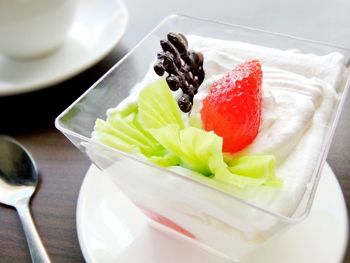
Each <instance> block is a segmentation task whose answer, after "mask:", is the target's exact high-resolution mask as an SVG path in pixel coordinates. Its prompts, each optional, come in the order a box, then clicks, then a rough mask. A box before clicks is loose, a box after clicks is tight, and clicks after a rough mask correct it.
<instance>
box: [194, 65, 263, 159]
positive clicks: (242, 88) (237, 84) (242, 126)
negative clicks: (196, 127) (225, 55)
mask: <svg viewBox="0 0 350 263" xmlns="http://www.w3.org/2000/svg"><path fill="white" fill-rule="evenodd" d="M261 83H262V71H261V65H260V62H259V61H258V60H252V61H248V62H245V63H243V64H240V65H238V66H237V67H236V68H234V69H233V70H232V71H230V72H228V73H227V74H226V75H225V76H224V77H222V78H221V79H219V80H218V81H216V82H214V83H213V85H212V86H211V88H210V91H209V94H208V96H207V97H206V98H205V99H204V100H203V107H202V110H201V117H202V122H203V127H204V129H205V130H207V131H211V130H212V131H214V132H215V133H216V134H217V135H219V136H221V137H222V138H223V151H224V152H230V153H234V152H237V151H239V150H242V149H243V148H244V147H246V146H247V145H249V144H250V143H251V142H252V141H253V140H254V139H255V137H256V136H257V134H258V131H259V126H260V116H261V93H262V92H261Z"/></svg>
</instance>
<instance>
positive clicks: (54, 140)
mask: <svg viewBox="0 0 350 263" xmlns="http://www.w3.org/2000/svg"><path fill="white" fill-rule="evenodd" d="M145 2H146V1H145ZM157 2H158V8H157V10H154V14H152V15H150V14H144V13H143V12H144V11H143V10H146V9H147V5H146V3H143V1H136V0H133V1H131V0H130V1H128V2H127V6H128V8H129V11H130V24H129V27H128V31H127V33H126V35H125V37H124V38H123V39H122V41H121V42H120V43H119V44H118V46H117V47H116V48H115V49H114V50H113V51H112V52H111V53H110V54H109V55H108V56H107V57H106V58H105V59H103V60H102V61H101V62H100V63H98V64H97V65H95V66H93V67H92V68H91V69H89V70H87V71H85V72H83V73H81V74H79V75H78V76H76V77H74V78H72V79H70V80H68V81H65V82H63V83H61V84H59V85H55V86H53V87H50V88H47V89H43V90H41V91H37V92H32V93H28V94H23V95H18V96H10V97H0V133H6V134H8V135H11V136H13V137H14V138H16V139H17V140H18V141H19V142H21V143H22V144H23V145H24V146H25V147H26V148H27V149H28V150H29V151H30V152H31V153H32V154H33V157H34V158H35V160H36V161H37V164H38V167H39V170H40V176H41V183H40V186H39V189H38V191H37V193H36V195H35V196H34V198H33V200H32V213H33V216H34V218H35V222H36V225H37V227H38V231H39V233H40V235H41V237H42V239H43V242H44V244H45V246H46V248H47V250H48V253H49V255H50V257H51V258H52V260H53V261H54V262H83V261H84V259H83V256H82V254H81V251H80V248H79V244H78V238H77V233H76V225H75V224H76V222H75V212H76V203H77V197H78V194H79V189H80V186H81V183H82V181H83V179H84V176H85V173H86V171H87V169H88V168H89V166H90V161H89V160H88V159H87V158H86V157H85V156H84V155H83V154H82V153H81V152H80V151H79V150H77V149H76V148H74V146H73V145H72V144H71V143H70V142H69V141H68V140H67V139H66V138H65V137H64V136H63V135H62V134H61V133H60V132H59V131H57V130H56V129H55V128H54V124H53V122H54V118H55V117H56V116H57V115H58V114H59V113H60V112H61V111H62V110H63V109H65V108H66V107H67V106H68V105H69V104H71V103H72V102H73V101H74V100H75V99H76V98H77V97H79V95H80V94H81V93H83V92H84V91H85V90H86V89H87V88H89V87H90V86H91V85H92V84H93V83H94V82H95V81H96V80H97V79H98V78H99V77H100V76H102V75H103V74H104V73H105V72H106V71H107V70H108V69H109V68H110V67H111V66H112V65H113V64H114V63H115V62H116V61H118V60H119V59H120V58H121V57H122V56H123V55H124V54H125V53H126V52H127V51H128V50H130V49H131V48H132V46H134V45H135V44H136V43H137V42H138V41H139V40H140V39H141V38H142V37H143V36H144V35H145V34H146V33H147V32H149V31H150V29H151V28H153V27H154V26H155V25H156V24H157V23H158V22H159V21H160V20H161V18H163V17H164V16H165V15H166V14H170V13H186V14H192V15H196V16H202V17H207V18H211V19H215V20H222V21H227V22H232V23H242V24H247V25H250V26H257V27H260V28H261V27H263V26H259V25H261V24H262V25H265V26H266V28H267V29H275V30H278V28H273V27H269V26H268V24H266V21H265V20H264V19H265V18H264V19H262V18H261V17H257V18H256V19H255V20H254V19H251V20H247V21H254V22H247V21H245V20H244V19H243V17H244V16H243V15H241V16H239V15H238V16H237V17H236V19H235V18H233V17H232V16H230V14H231V13H230V12H228V11H227V10H226V9H225V8H221V9H220V10H221V11H220V12H222V13H221V15H219V13H215V14H213V13H212V12H210V9H211V6H210V4H209V3H206V2H210V1H204V2H205V3H206V4H204V7H202V9H200V10H197V7H196V5H194V4H192V5H191V4H188V2H186V1H180V2H179V3H178V4H174V3H170V4H169V3H168V4H167V3H166V2H161V1H157ZM175 2H176V1H175ZM222 4H223V5H228V6H230V5H231V2H230V1H222ZM205 10H207V11H205ZM242 12H243V14H245V15H246V16H249V14H250V13H249V12H250V10H248V9H247V10H242ZM244 12H245V13H244ZM150 16H151V17H150ZM259 19H260V20H259ZM275 19H277V18H275ZM245 22H246V23H245ZM264 23H265V24H264ZM282 26H283V23H282ZM280 31H282V32H283V30H280ZM284 32H285V31H284ZM289 33H290V32H289ZM292 33H293V32H292ZM294 33H298V32H294ZM311 37H312V36H311ZM321 40H322V39H321ZM349 47H350V44H349ZM349 107H350V99H349V97H348V98H347V101H346V104H345V107H344V111H343V113H342V116H341V119H340V122H339V125H338V128H337V131H336V134H335V138H334V140H333V143H332V147H331V150H330V153H329V156H328V162H329V164H330V166H331V167H332V169H333V170H334V172H335V174H336V175H337V178H338V180H339V182H340V185H341V188H342V190H343V192H344V196H345V200H346V204H347V208H348V209H349V208H350V178H349V176H350V140H349V138H348V137H349V136H348V131H349V130H350V108H349ZM320 231H321V230H320ZM0 262H30V256H29V252H28V248H27V244H26V241H25V238H24V234H23V232H22V228H21V225H20V222H19V220H18V218H17V215H16V212H15V210H14V209H12V208H9V207H5V206H0ZM344 262H350V254H349V249H347V255H346V257H345V259H344Z"/></svg>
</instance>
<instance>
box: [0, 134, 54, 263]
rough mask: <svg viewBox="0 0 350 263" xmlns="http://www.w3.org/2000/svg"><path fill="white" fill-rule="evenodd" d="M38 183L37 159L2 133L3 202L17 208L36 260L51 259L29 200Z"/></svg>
mask: <svg viewBox="0 0 350 263" xmlns="http://www.w3.org/2000/svg"><path fill="white" fill-rule="evenodd" d="M37 184H38V173H37V168H36V165H35V162H34V160H33V158H32V156H31V155H30V154H29V152H28V151H27V150H26V149H24V148H23V146H22V145H20V144H19V143H18V142H16V141H15V140H14V139H12V138H10V137H7V136H0V203H3V204H5V205H9V206H13V207H15V208H16V210H17V212H18V215H19V218H20V219H21V222H22V225H23V229H24V233H25V235H26V238H27V242H28V246H29V250H30V254H31V257H32V261H33V262H40V263H41V262H50V259H49V256H48V255H47V253H46V251H45V248H44V246H43V244H42V242H41V240H40V237H39V235H38V232H37V231H36V229H35V225H34V222H33V219H32V217H31V214H30V209H29V202H30V198H31V196H32V195H33V193H34V191H35V189H36V186H37Z"/></svg>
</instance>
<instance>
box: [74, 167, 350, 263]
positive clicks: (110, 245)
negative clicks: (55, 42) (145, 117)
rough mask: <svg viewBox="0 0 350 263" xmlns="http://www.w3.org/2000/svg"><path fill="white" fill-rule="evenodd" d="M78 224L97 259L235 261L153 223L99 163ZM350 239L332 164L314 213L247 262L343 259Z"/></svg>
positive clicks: (83, 194) (87, 253)
mask: <svg viewBox="0 0 350 263" xmlns="http://www.w3.org/2000/svg"><path fill="white" fill-rule="evenodd" d="M77 229H78V236H79V242H80V246H81V248H82V251H83V254H84V257H85V259H86V261H87V262H91V263H92V262H96V263H97V262H105V263H109V262H118V263H120V262H123V263H130V262H131V263H133V262H135V263H137V262H143V263H158V262H159V263H161V262H169V263H177V262H191V263H196V262H198V263H199V262H213V263H222V262H232V261H230V260H228V259H226V258H222V257H219V256H218V255H215V254H214V253H211V252H209V251H207V250H204V249H202V248H200V247H198V246H196V245H195V244H194V243H192V242H190V241H188V240H187V239H183V238H181V237H179V236H177V235H173V234H170V233H168V232H164V231H160V230H158V229H155V228H153V227H151V226H150V224H149V221H148V219H147V218H145V216H144V215H143V214H141V213H140V212H139V211H138V209H137V208H136V207H135V206H134V205H133V204H132V203H131V202H130V201H129V200H128V199H127V198H126V197H125V196H124V195H123V193H122V192H121V191H120V190H119V189H118V188H117V187H116V186H115V185H113V184H111V183H109V179H108V178H107V176H103V173H101V172H100V171H99V170H98V169H97V168H96V167H95V166H91V168H90V169H89V171H88V172H87V175H86V177H85V180H84V183H83V185H82V187H81V190H80V195H79V200H78V208H77ZM347 240H348V218H347V212H346V206H345V202H344V198H343V195H342V192H341V189H340V187H339V184H338V182H337V180H336V177H335V175H334V174H333V172H332V170H331V169H330V167H329V166H328V164H326V165H325V167H324V170H323V174H322V177H321V181H320V185H319V188H318V191H317V194H316V197H315V202H314V205H313V207H312V210H311V213H310V215H309V217H308V218H307V219H306V220H305V221H303V222H302V223H300V224H298V225H296V226H294V227H292V228H290V229H288V230H286V231H285V232H283V233H282V234H279V235H278V236H275V237H274V238H272V239H270V240H269V241H268V242H266V243H265V244H264V245H263V246H262V247H261V248H259V250H257V251H256V252H254V254H252V255H250V257H249V259H247V261H246V262H251V263H258V262H261V263H262V262H270V263H274V262H285V263H292V262H293V263H295V262H298V263H303V262H305V263H306V262H341V260H342V258H343V254H344V251H345V248H346V245H347ZM164 259H166V261H164Z"/></svg>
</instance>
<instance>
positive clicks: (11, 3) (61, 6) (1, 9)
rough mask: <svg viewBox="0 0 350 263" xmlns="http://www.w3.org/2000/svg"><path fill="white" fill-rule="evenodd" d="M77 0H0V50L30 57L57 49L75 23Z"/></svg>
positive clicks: (20, 56)
mask: <svg viewBox="0 0 350 263" xmlns="http://www.w3.org/2000/svg"><path fill="white" fill-rule="evenodd" d="M76 5H77V0H0V54H3V55H6V56H9V57H13V58H17V59H31V58H37V57H40V56H44V55H47V54H49V53H51V52H53V51H54V50H56V49H57V48H58V47H59V46H60V45H62V43H63V42H64V40H65V39H66V36H67V33H68V31H69V29H70V27H71V25H72V23H73V20H74V15H75V11H76Z"/></svg>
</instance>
